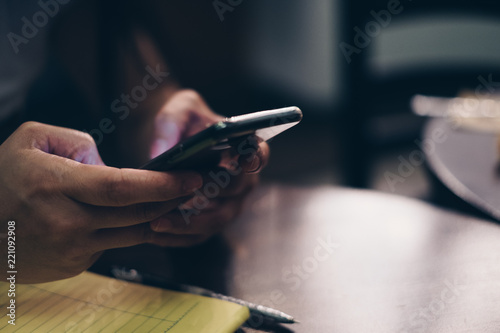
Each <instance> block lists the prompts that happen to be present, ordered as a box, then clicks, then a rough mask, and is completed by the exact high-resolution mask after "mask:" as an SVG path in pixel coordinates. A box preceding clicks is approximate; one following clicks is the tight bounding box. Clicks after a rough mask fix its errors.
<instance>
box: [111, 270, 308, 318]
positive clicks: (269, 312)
mask: <svg viewBox="0 0 500 333" xmlns="http://www.w3.org/2000/svg"><path fill="white" fill-rule="evenodd" d="M111 274H112V275H113V276H114V277H115V278H117V279H119V280H125V281H130V282H137V283H142V284H145V285H149V286H153V287H159V288H164V289H169V290H175V291H180V292H185V293H190V294H195V295H200V296H206V297H212V298H216V299H220V300H223V301H228V302H232V303H236V304H239V305H242V306H246V307H247V308H248V309H249V310H250V313H251V314H252V315H257V316H262V317H263V318H265V319H268V320H271V321H272V322H275V323H282V324H293V323H297V322H298V321H297V320H295V318H293V317H292V316H290V315H288V314H286V313H284V312H281V311H279V310H276V309H272V308H269V307H267V306H263V305H259V304H255V303H250V302H247V301H244V300H241V299H238V298H234V297H231V296H226V295H222V294H219V293H216V292H213V291H211V290H208V289H204V288H200V287H196V286H190V285H186V284H177V283H172V282H169V281H166V280H165V279H164V278H162V277H159V276H154V275H151V274H147V273H139V272H138V271H137V270H135V269H126V268H123V267H116V266H113V267H112V268H111Z"/></svg>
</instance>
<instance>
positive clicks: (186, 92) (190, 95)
mask: <svg viewBox="0 0 500 333" xmlns="http://www.w3.org/2000/svg"><path fill="white" fill-rule="evenodd" d="M179 95H181V96H183V97H184V98H186V99H188V100H190V101H192V102H197V101H201V100H202V97H201V95H200V93H199V92H197V91H196V90H194V89H183V90H181V91H180V92H179Z"/></svg>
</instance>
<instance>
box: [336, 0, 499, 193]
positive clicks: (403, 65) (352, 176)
mask: <svg viewBox="0 0 500 333" xmlns="http://www.w3.org/2000/svg"><path fill="white" fill-rule="evenodd" d="M342 10H343V13H344V14H345V22H344V24H343V36H344V37H343V39H342V41H341V42H344V44H342V43H341V44H340V45H339V48H340V49H341V50H340V52H343V55H344V56H345V60H346V61H345V62H344V66H345V74H346V75H345V76H346V83H347V85H348V87H349V88H348V89H346V90H347V94H348V96H347V98H346V105H345V107H346V110H345V111H346V117H347V118H346V121H347V124H348V126H345V127H344V128H345V131H344V133H343V135H342V137H343V142H344V147H345V153H344V154H343V161H344V167H343V169H344V170H345V177H346V184H347V185H349V186H353V187H368V185H369V178H370V175H369V171H370V166H371V165H372V162H373V158H374V157H375V156H376V155H377V154H379V153H381V152H383V151H384V149H385V150H386V149H388V148H390V147H395V146H397V145H401V144H406V145H408V144H411V143H412V142H413V140H415V139H417V138H418V137H419V132H420V129H421V125H422V122H423V119H419V118H418V117H416V116H413V115H412V113H411V111H410V107H409V101H410V99H411V97H412V96H413V95H414V94H416V93H420V94H427V95H441V96H453V95H455V94H457V92H459V91H460V90H461V89H464V88H468V89H472V90H474V89H475V88H476V87H477V86H478V85H480V84H483V85H484V82H481V79H480V77H482V78H483V80H486V81H487V80H488V77H489V78H493V80H498V81H500V75H497V73H500V48H499V47H498V46H497V45H492V43H490V44H489V45H486V47H485V48H484V50H472V51H474V52H471V53H472V55H471V57H470V58H469V59H467V58H466V57H462V58H461V57H460V54H462V53H461V52H456V53H453V52H452V54H451V56H450V57H448V58H447V56H446V48H447V47H448V48H449V46H450V45H452V44H453V47H452V48H451V50H452V51H453V49H455V48H457V47H460V48H463V50H464V51H467V50H468V48H470V47H471V45H469V44H468V43H467V40H468V41H476V42H478V41H480V40H482V39H484V37H485V36H482V35H478V36H473V35H470V33H467V32H470V30H471V29H468V27H469V26H471V27H476V26H477V27H478V28H480V27H481V26H482V27H488V26H491V25H494V24H495V22H494V20H495V19H496V20H498V17H499V14H500V4H499V3H498V2H497V1H488V0H483V1H471V0H462V1H448V0H444V1H430V0H418V1H412V0H401V1H397V0H383V1H380V0H376V1H363V0H358V1H356V0H345V1H343V3H342ZM458 20H463V22H465V26H463V29H462V30H464V31H465V32H466V33H465V34H461V35H456V34H455V35H454V38H455V40H445V42H443V43H441V42H439V38H438V37H445V36H446V32H447V31H451V30H452V29H448V28H449V27H448V25H447V24H446V23H447V22H454V21H455V22H457V21H458ZM474 22H475V23H474ZM482 22H483V23H484V24H483V23H482ZM419 25H420V26H421V27H423V29H421V30H422V31H424V32H426V31H427V33H426V34H425V36H423V37H422V34H420V35H415V34H413V35H412V34H411V33H410V34H409V36H407V37H404V36H403V35H402V32H401V31H400V32H401V33H400V32H398V30H396V29H398V28H400V29H401V30H403V29H405V28H406V30H407V31H410V32H412V31H415V29H414V28H413V30H412V27H415V26H419ZM426 26H427V30H426ZM429 26H431V27H435V28H436V30H433V29H432V28H429ZM498 28H499V29H500V24H499V25H498ZM441 30H446V31H441ZM497 32H498V30H497ZM485 33H486V34H488V29H486V31H485ZM398 35H399V36H400V37H401V36H403V37H404V38H406V39H403V40H402V41H401V43H400V44H398V43H397V42H396V41H394V40H390V39H391V36H392V37H394V36H398ZM440 35H442V36H440ZM417 37H418V38H419V39H413V40H412V38H417ZM420 38H422V39H420ZM426 40H427V42H426ZM429 40H430V42H428V41H429ZM433 41H434V44H433ZM483 42H484V40H483ZM391 43H392V48H391V49H390V50H389V52H391V57H386V58H385V59H381V57H380V52H384V50H383V48H384V46H387V45H390V44H391ZM395 43H396V44H395ZM418 43H420V44H426V45H427V47H430V48H434V50H430V51H434V53H435V54H437V55H441V56H442V59H443V57H444V61H441V62H439V61H434V62H433V61H432V59H431V58H426V57H424V56H422V59H418V57H417V56H416V54H417V55H418V54H423V55H428V54H430V53H432V52H427V53H426V51H425V50H423V49H422V48H420V47H417V46H416V44H418ZM348 44H349V45H348ZM474 44H476V43H475V42H474ZM479 44H480V43H479ZM494 44H496V43H494ZM498 44H499V46H500V42H499V43H498ZM400 45H401V48H400ZM408 45H410V47H411V46H412V45H413V46H412V47H413V51H414V52H411V50H410V51H408V50H406V51H405V50H404V48H403V46H408ZM494 50H498V51H499V52H498V54H496V55H492V53H494ZM465 53H467V52H465ZM495 57H496V59H498V61H497V62H496V64H495V63H494V62H493V61H490V60H492V59H494V58H495ZM438 58H439V57H438ZM434 60H435V59H434ZM486 85H487V84H486ZM489 88H491V87H486V86H485V89H489ZM415 148H417V146H415Z"/></svg>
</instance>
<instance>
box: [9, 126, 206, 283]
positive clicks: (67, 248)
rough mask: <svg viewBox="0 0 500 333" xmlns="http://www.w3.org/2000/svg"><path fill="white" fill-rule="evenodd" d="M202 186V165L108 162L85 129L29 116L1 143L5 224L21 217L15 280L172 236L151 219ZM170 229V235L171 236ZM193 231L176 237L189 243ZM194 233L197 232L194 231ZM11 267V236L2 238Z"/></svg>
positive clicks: (54, 273) (38, 277) (79, 267)
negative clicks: (180, 167)
mask: <svg viewBox="0 0 500 333" xmlns="http://www.w3.org/2000/svg"><path fill="white" fill-rule="evenodd" d="M201 186H202V178H201V176H200V175H199V174H197V173H195V172H175V173H174V172H171V173H165V172H155V171H146V170H133V169H116V168H111V167H107V166H105V165H104V163H103V162H102V160H101V158H100V156H99V153H98V151H97V148H96V145H95V143H94V141H93V140H92V138H91V137H90V136H89V135H88V134H85V133H82V132H79V131H75V130H70V129H65V128H61V127H54V126H49V125H44V124H40V123H34V122H28V123H25V124H23V125H22V126H21V127H19V128H18V129H17V130H16V131H15V132H14V133H13V134H12V135H11V136H10V137H9V138H8V139H7V140H6V141H5V142H4V143H3V144H2V145H1V146H0V224H2V225H3V226H4V227H3V228H2V229H3V230H2V231H1V232H2V233H6V230H7V223H8V222H9V221H15V248H16V253H15V259H16V263H15V270H16V271H17V276H16V282H18V283H38V282H46V281H52V280H57V279H63V278H67V277H71V276H75V275H77V274H79V273H81V272H82V271H84V270H85V269H87V268H88V267H89V266H90V265H92V263H94V261H95V260H97V258H98V257H99V255H100V254H101V253H102V251H103V250H105V249H110V248H116V247H126V246H132V245H136V244H141V243H161V244H162V245H164V244H165V242H166V241H165V240H164V239H162V238H161V237H163V236H162V234H160V233H155V232H153V231H151V229H150V227H149V223H148V222H149V221H152V220H154V219H156V218H158V217H160V216H162V215H164V214H165V213H168V212H169V211H171V210H173V209H175V208H177V206H178V205H179V204H180V203H181V202H182V201H185V200H186V199H187V198H188V197H189V196H191V195H192V193H193V192H194V190H195V189H197V188H200V187H201ZM165 237H168V236H165ZM189 237H190V236H179V237H177V238H169V239H168V243H169V245H170V246H176V245H177V244H176V242H178V243H179V244H181V245H186V244H188V243H189V242H190V241H192V242H193V243H196V242H197V241H198V240H197V239H192V240H190V239H188V238H189ZM192 237H193V238H195V237H194V236H192ZM0 246H1V247H2V248H1V251H0V252H1V253H2V254H1V255H2V258H4V259H2V260H1V263H2V264H1V265H0V266H2V267H0V269H1V270H2V271H3V274H5V272H6V271H8V270H11V269H7V266H6V264H7V260H6V258H7V244H6V242H4V241H2V242H0Z"/></svg>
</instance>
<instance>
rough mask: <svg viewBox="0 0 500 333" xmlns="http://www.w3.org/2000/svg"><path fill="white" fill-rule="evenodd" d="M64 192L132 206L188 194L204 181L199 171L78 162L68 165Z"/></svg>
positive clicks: (87, 199)
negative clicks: (164, 170)
mask: <svg viewBox="0 0 500 333" xmlns="http://www.w3.org/2000/svg"><path fill="white" fill-rule="evenodd" d="M67 168H68V170H67V172H66V173H65V174H64V179H63V183H62V191H63V193H65V194H66V195H67V196H69V197H70V198H73V199H74V200H78V201H80V202H84V203H88V204H91V205H96V206H129V205H132V204H137V203H144V202H161V201H168V200H172V199H175V198H180V197H184V196H186V195H189V194H191V193H193V191H194V190H196V189H198V188H200V187H201V186H202V184H203V180H202V177H201V176H200V174H198V173H196V172H157V171H149V170H135V169H117V168H110V167H106V166H94V165H85V164H80V163H76V162H75V163H74V164H72V165H67Z"/></svg>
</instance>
